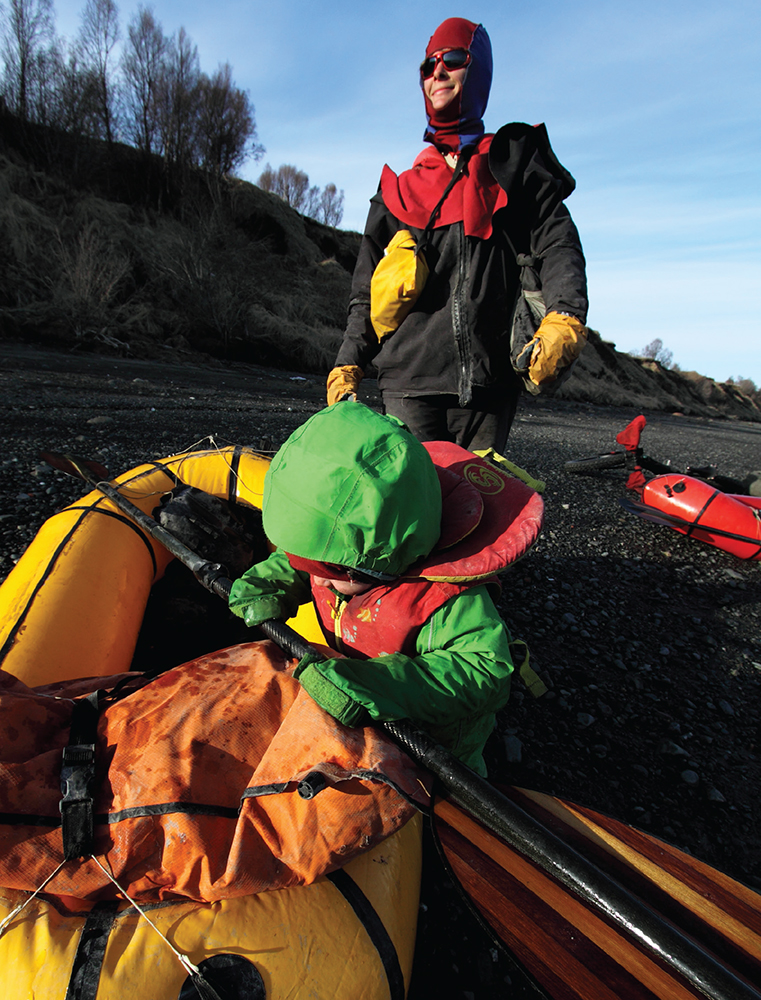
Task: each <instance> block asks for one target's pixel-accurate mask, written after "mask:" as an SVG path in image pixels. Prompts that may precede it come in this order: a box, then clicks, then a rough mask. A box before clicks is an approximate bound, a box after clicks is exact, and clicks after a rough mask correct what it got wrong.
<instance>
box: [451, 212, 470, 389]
mask: <svg viewBox="0 0 761 1000" xmlns="http://www.w3.org/2000/svg"><path fill="white" fill-rule="evenodd" d="M455 230H456V232H457V281H456V282H455V287H454V291H453V292H452V330H453V331H454V339H455V343H456V344H457V353H458V354H459V356H460V389H459V396H460V406H467V405H468V403H469V402H470V401H471V399H472V397H473V386H472V382H473V379H472V374H471V373H472V368H471V358H470V355H469V353H468V346H469V345H468V344H467V343H466V339H467V336H466V335H467V330H466V328H465V320H464V312H465V309H464V304H465V289H466V287H467V284H466V277H467V266H466V260H465V251H466V244H465V229H464V227H463V224H462V223H461V222H458V223H456V225H455Z"/></svg>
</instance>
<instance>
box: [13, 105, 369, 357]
mask: <svg viewBox="0 0 761 1000" xmlns="http://www.w3.org/2000/svg"><path fill="white" fill-rule="evenodd" d="M358 246H359V236H358V235H357V234H356V233H346V232H342V231H340V230H335V229H331V228H329V227H327V226H323V225H321V224H320V223H317V222H315V221H314V220H312V219H308V218H305V217H303V216H301V215H299V214H298V213H297V212H294V211H293V210H292V209H290V208H289V207H288V206H287V205H286V204H285V203H284V202H283V201H282V200H280V199H279V198H277V197H275V196H274V195H270V194H268V193H266V192H264V191H261V190H260V189H259V188H257V187H256V186H254V185H252V184H248V183H246V182H244V181H240V180H236V179H231V180H229V181H228V180H222V181H213V180H210V179H209V178H207V177H204V176H202V175H201V174H198V173H186V174H185V175H183V176H176V175H175V176H168V175H167V174H166V172H165V170H164V167H163V164H162V161H161V160H159V159H158V158H155V157H154V158H150V159H146V158H145V157H144V156H142V155H141V154H140V153H138V152H137V151H136V150H135V149H132V148H131V147H128V146H122V145H119V144H115V145H114V146H113V147H111V148H109V147H107V146H106V145H105V144H104V143H100V142H89V143H85V144H83V143H82V142H81V141H79V142H77V143H74V142H73V141H72V140H71V139H70V138H69V137H68V136H66V135H63V134H56V133H54V132H51V131H50V130H46V129H42V128H39V127H36V126H30V125H26V126H23V127H22V126H21V125H20V123H19V122H18V121H17V120H16V119H15V118H13V117H12V116H10V115H7V114H5V115H2V114H0V324H1V325H2V330H3V332H4V334H5V335H6V336H14V337H16V338H18V339H21V340H26V341H32V342H38V343H44V344H48V345H59V346H65V347H69V348H71V347H76V346H81V347H83V348H87V349H96V350H97V349H103V350H109V351H116V352H118V353H122V354H129V355H131V356H134V357H148V358H157V359H160V358H161V357H162V356H163V357H166V356H167V351H168V350H174V351H176V350H178V349H180V350H182V349H189V350H192V351H199V352H203V353H208V354H212V355H214V356H217V357H225V358H229V359H234V360H242V361H250V362H254V363H257V364H265V365H290V366H292V367H293V366H297V367H300V368H304V369H306V370H312V369H316V370H325V369H326V367H329V365H330V363H331V362H332V359H333V357H334V356H335V352H336V349H337V346H338V343H339V341H340V336H341V332H342V329H343V326H344V321H345V316H346V303H347V301H348V298H349V286H350V281H351V272H352V269H353V266H354V260H355V258H356V253H357V250H358Z"/></svg>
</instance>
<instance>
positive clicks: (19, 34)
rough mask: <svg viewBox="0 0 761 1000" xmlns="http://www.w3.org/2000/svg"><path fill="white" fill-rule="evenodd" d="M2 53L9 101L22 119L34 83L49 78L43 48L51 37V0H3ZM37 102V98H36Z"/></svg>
mask: <svg viewBox="0 0 761 1000" xmlns="http://www.w3.org/2000/svg"><path fill="white" fill-rule="evenodd" d="M5 6H6V16H5V19H4V20H5V24H4V25H3V38H2V53H3V60H4V62H5V78H4V89H5V96H6V101H7V103H8V105H9V106H10V107H11V108H12V109H13V110H14V111H15V113H16V114H17V115H18V116H19V117H20V118H22V119H24V120H26V119H27V118H29V117H30V105H31V104H32V102H34V101H35V87H36V86H37V89H39V86H38V84H39V81H40V79H41V78H42V80H43V81H46V80H47V79H48V78H49V75H50V74H49V70H50V59H49V56H46V55H45V53H46V51H47V50H48V49H49V48H50V47H51V46H52V45H53V41H54V16H53V0H6V4H5ZM36 103H37V104H38V105H39V103H40V102H39V101H37V102H36Z"/></svg>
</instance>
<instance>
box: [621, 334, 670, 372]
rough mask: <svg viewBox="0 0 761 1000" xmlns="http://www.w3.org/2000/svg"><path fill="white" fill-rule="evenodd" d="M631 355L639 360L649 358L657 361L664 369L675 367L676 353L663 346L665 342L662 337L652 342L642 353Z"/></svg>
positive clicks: (635, 352) (632, 352)
mask: <svg viewBox="0 0 761 1000" xmlns="http://www.w3.org/2000/svg"><path fill="white" fill-rule="evenodd" d="M630 353H631V354H633V355H634V356H635V357H638V358H648V359H650V360H651V361H657V362H658V364H660V365H662V366H663V367H664V368H671V367H673V363H674V353H673V351H670V350H669V349H668V348H667V347H664V346H663V341H662V340H661V338H660V337H656V338H655V340H651V341H650V343H649V344H647V345H646V346H645V347H643V348H642V350H641V351H631V352H630Z"/></svg>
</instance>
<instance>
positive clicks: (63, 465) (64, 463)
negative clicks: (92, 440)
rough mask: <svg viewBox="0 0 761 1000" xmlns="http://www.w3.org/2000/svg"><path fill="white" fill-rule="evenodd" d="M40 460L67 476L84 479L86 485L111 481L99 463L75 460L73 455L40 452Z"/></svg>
mask: <svg viewBox="0 0 761 1000" xmlns="http://www.w3.org/2000/svg"><path fill="white" fill-rule="evenodd" d="M40 458H41V459H42V461H43V462H46V463H47V464H48V465H49V466H51V468H53V469H58V471H59V472H65V473H66V475H67V476H74V477H75V478H76V479H84V481H85V482H86V483H92V482H94V481H95V482H101V481H105V482H108V480H110V479H111V473H110V472H109V471H108V469H106V468H105V467H104V466H102V465H101V464H100V463H99V462H93V461H92V460H91V459H88V458H77V457H76V456H74V455H62V454H61V453H60V452H57V451H41V452H40Z"/></svg>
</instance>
